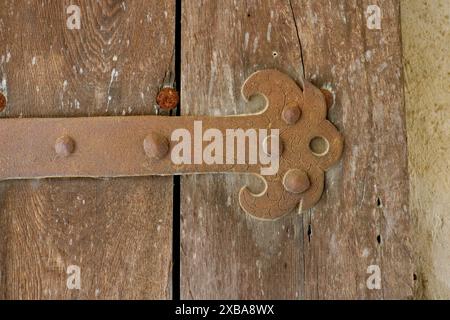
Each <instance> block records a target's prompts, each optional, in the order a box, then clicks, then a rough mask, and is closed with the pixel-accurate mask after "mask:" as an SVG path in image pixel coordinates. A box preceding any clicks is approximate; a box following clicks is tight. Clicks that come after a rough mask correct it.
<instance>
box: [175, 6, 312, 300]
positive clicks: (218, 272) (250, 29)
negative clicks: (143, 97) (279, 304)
mask: <svg viewBox="0 0 450 320" xmlns="http://www.w3.org/2000/svg"><path fill="white" fill-rule="evenodd" d="M182 9H183V16H182V31H183V32H182V34H183V38H182V113H183V114H209V115H219V114H220V115H225V114H239V113H250V112H252V111H256V110H255V108H256V106H253V107H252V106H246V105H245V103H244V101H243V99H242V97H241V93H240V90H241V86H242V84H243V83H244V81H245V80H246V78H247V77H248V76H249V75H250V74H251V73H252V72H254V71H256V70H259V69H263V68H268V67H276V68H278V69H280V70H283V71H285V72H287V73H289V74H290V75H291V76H292V77H294V78H295V79H296V80H300V79H301V75H302V73H303V70H302V60H301V50H300V44H299V41H298V38H297V32H296V27H295V23H294V17H293V15H292V11H291V7H290V5H289V3H288V2H286V1H245V2H244V1H234V2H233V1H212V0H211V1H199V2H197V1H184V2H183V8H182ZM249 182H250V178H248V177H245V176H226V175H218V176H217V175H215V176H197V177H188V178H182V186H181V190H182V194H181V199H182V203H181V214H182V224H181V227H182V234H181V239H182V240H181V241H182V243H181V268H182V273H181V295H182V298H194V299H259V298H265V299H289V298H299V297H302V296H303V285H302V283H303V270H304V262H303V259H304V257H303V254H302V252H303V249H302V247H303V234H304V229H303V222H302V217H301V216H298V215H294V214H291V215H289V216H286V217H285V218H282V219H280V220H278V221H276V222H263V221H259V220H256V219H254V218H252V217H250V216H248V215H246V214H245V213H244V212H243V211H241V209H240V208H239V203H238V196H237V195H238V191H239V189H240V188H241V187H242V186H244V185H246V184H248V183H249ZM259 187H260V186H259Z"/></svg>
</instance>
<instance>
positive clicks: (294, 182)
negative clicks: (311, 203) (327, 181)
mask: <svg viewBox="0 0 450 320" xmlns="http://www.w3.org/2000/svg"><path fill="white" fill-rule="evenodd" d="M283 185H284V188H285V189H286V191H288V192H291V193H303V192H305V191H306V190H308V189H309V187H310V186H311V182H310V180H309V178H308V175H307V174H306V172H305V171H303V170H298V169H293V170H289V171H288V172H287V173H286V174H285V175H284V178H283Z"/></svg>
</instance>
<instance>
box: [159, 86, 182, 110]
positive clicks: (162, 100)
mask: <svg viewBox="0 0 450 320" xmlns="http://www.w3.org/2000/svg"><path fill="white" fill-rule="evenodd" d="M179 102H180V96H179V94H178V92H177V90H175V89H174V88H170V87H167V88H163V89H162V90H161V91H160V92H159V93H158V96H157V97H156V103H157V104H158V106H159V107H160V108H162V109H166V110H171V109H174V108H176V107H177V105H178V103H179Z"/></svg>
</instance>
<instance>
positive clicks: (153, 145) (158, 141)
mask: <svg viewBox="0 0 450 320" xmlns="http://www.w3.org/2000/svg"><path fill="white" fill-rule="evenodd" d="M144 151H145V154H146V155H147V157H149V158H151V159H159V160H160V159H163V158H164V157H165V156H166V155H167V153H168V152H169V141H168V140H167V139H166V138H165V137H164V136H162V135H160V134H159V133H156V132H152V133H150V134H149V135H148V136H147V137H145V139H144Z"/></svg>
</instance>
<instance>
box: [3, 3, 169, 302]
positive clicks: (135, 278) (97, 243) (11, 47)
mask: <svg viewBox="0 0 450 320" xmlns="http://www.w3.org/2000/svg"><path fill="white" fill-rule="evenodd" d="M69 5H78V6H79V8H80V9H81V10H80V12H81V29H80V30H69V29H68V28H67V27H66V19H67V18H68V17H69V16H70V15H69V14H67V13H66V9H67V7H68V6H69ZM174 6H175V4H174V1H165V2H164V3H161V2H160V1H144V0H133V1H94V0H92V1H68V0H65V1H51V0H45V1H44V0H42V1H39V0H33V1H11V0H6V1H2V2H1V3H0V57H1V60H0V79H1V80H2V82H1V84H2V90H3V91H5V93H6V94H7V96H8V107H7V110H6V111H5V112H4V113H3V114H1V116H4V117H21V116H23V117H39V116H65V117H68V116H103V115H129V114H130V115H131V114H132V115H139V114H148V113H152V111H153V104H154V99H155V96H156V94H157V91H158V89H159V88H160V87H161V86H162V85H163V83H164V82H166V81H168V79H169V78H170V73H171V72H172V71H173V63H172V60H173V59H172V57H173V52H174V16H175V12H174ZM171 202H172V179H171V178H159V177H154V178H153V177H149V178H138V179H136V178H129V179H128V178H126V179H113V180H89V179H76V180H40V181H20V182H19V181H15V182H14V181H13V182H2V183H0V231H1V232H0V234H1V236H0V270H1V281H0V295H1V297H2V298H4V299H16V298H19V299H136V298H143V299H166V298H170V288H169V287H170V278H171V277H170V269H171V246H172V245H171V234H172V203H171ZM70 265H74V266H78V267H80V270H81V289H80V290H69V289H68V287H67V286H66V281H67V278H68V275H67V274H66V272H67V269H68V267H69V266H70Z"/></svg>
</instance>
